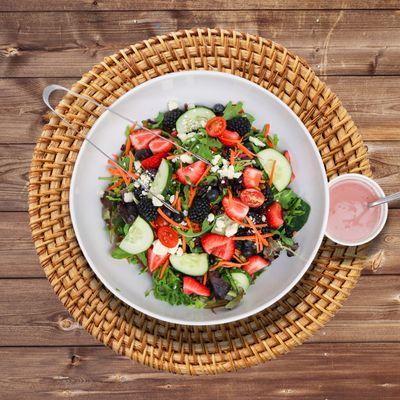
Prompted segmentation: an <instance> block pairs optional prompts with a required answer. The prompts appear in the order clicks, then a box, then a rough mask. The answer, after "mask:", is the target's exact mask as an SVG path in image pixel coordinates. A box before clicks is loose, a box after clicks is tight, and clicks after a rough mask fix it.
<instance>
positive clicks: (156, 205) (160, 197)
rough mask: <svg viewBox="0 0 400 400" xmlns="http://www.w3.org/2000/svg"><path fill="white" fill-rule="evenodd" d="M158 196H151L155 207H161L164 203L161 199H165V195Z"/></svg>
mask: <svg viewBox="0 0 400 400" xmlns="http://www.w3.org/2000/svg"><path fill="white" fill-rule="evenodd" d="M157 197H158V198H157ZM157 197H155V196H151V202H152V203H153V206H154V207H161V206H162V205H163V203H161V201H160V200H159V199H162V200H164V196H163V195H161V194H158V195H157Z"/></svg>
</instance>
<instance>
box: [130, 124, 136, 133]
mask: <svg viewBox="0 0 400 400" xmlns="http://www.w3.org/2000/svg"><path fill="white" fill-rule="evenodd" d="M135 128H136V123H134V124H133V125H132V126H131V129H130V130H129V131H130V132H131V133H133V132H134V131H135Z"/></svg>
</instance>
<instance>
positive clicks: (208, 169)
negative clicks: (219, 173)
mask: <svg viewBox="0 0 400 400" xmlns="http://www.w3.org/2000/svg"><path fill="white" fill-rule="evenodd" d="M210 169H211V166H210V165H209V166H208V167H207V168H206V170H205V171H204V172H203V175H201V177H200V179H199V180H198V181H197V183H196V184H195V185H194V186H198V184H199V183H200V182H201V181H202V180H203V179H204V178H205V177H206V176H207V175H208V173H209V172H210Z"/></svg>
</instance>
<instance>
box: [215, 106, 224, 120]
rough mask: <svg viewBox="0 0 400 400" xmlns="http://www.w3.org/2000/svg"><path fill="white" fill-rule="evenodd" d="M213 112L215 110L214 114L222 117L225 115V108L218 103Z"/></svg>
mask: <svg viewBox="0 0 400 400" xmlns="http://www.w3.org/2000/svg"><path fill="white" fill-rule="evenodd" d="M213 110H214V114H215V115H218V116H219V117H220V116H222V115H223V114H224V111H225V106H224V105H222V104H220V103H218V104H216V105H215V106H214V107H213Z"/></svg>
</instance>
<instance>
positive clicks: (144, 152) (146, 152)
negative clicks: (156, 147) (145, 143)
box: [135, 149, 153, 161]
mask: <svg viewBox="0 0 400 400" xmlns="http://www.w3.org/2000/svg"><path fill="white" fill-rule="evenodd" d="M152 155H153V153H152V152H151V150H150V149H140V150H137V151H135V160H138V161H142V160H144V159H145V158H148V157H151V156H152Z"/></svg>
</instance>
